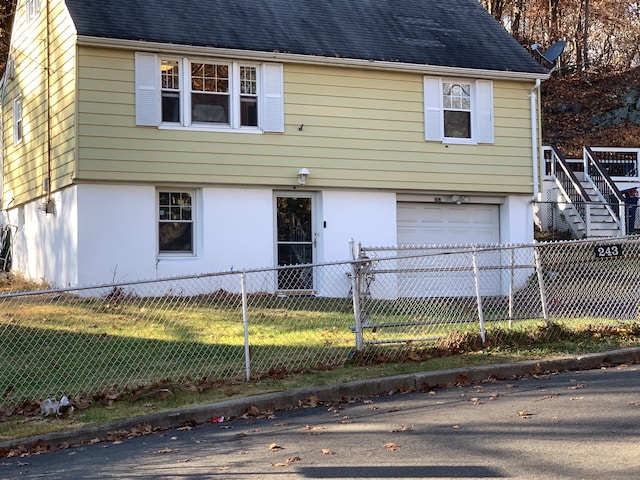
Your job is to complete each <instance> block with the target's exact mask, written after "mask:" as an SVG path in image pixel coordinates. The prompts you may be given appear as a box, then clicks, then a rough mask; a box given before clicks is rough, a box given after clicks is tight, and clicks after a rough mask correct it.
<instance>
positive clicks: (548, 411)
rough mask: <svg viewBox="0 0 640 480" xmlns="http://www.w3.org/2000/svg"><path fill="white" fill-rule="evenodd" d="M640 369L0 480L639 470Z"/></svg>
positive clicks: (118, 450) (524, 384)
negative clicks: (29, 479) (30, 479)
mask: <svg viewBox="0 0 640 480" xmlns="http://www.w3.org/2000/svg"><path fill="white" fill-rule="evenodd" d="M639 420H640V366H638V365H628V366H625V365H623V366H619V367H611V368H602V369H597V370H588V371H581V372H568V373H559V374H549V375H541V376H538V377H535V378H534V377H531V378H527V379H522V380H506V381H490V382H484V383H481V384H478V385H469V386H464V387H454V388H447V389H437V390H434V391H431V392H421V393H407V394H395V395H388V396H383V397H378V398H373V399H370V400H358V401H354V402H351V403H342V404H339V403H336V404H331V405H319V406H316V407H313V408H301V409H296V410H291V411H285V412H277V413H275V414H273V415H267V416H264V417H263V418H240V419H237V420H234V421H231V422H225V423H209V424H206V425H201V426H196V427H193V428H182V429H173V430H167V431H164V432H162V433H156V434H151V435H147V436H142V437H137V438H131V439H127V440H123V441H120V440H118V441H115V442H101V443H96V444H93V445H87V446H80V447H73V448H69V449H66V450H58V451H55V452H51V453H46V454H42V455H34V456H29V457H24V458H4V459H0V465H1V466H0V479H28V478H46V479H107V478H122V479H125V478H126V479H136V480H138V479H185V480H192V479H209V478H213V479H217V478H219V479H232V480H235V479H252V480H253V479H255V480H258V479H277V480H293V479H296V480H297V479H320V478H324V479H364V478H367V479H392V478H393V479H405V480H409V479H429V478H436V479H444V478H452V479H453V478H462V479H470V478H477V479H487V478H489V479H492V478H510V479H514V478H515V479H527V480H534V479H556V480H557V479H594V480H596V479H597V480H602V479H607V480H614V479H625V480H627V479H635V478H640V448H639V446H640V421H639Z"/></svg>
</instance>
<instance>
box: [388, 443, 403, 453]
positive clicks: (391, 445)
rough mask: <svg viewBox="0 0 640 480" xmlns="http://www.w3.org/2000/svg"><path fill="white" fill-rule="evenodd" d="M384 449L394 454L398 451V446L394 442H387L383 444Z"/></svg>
mask: <svg viewBox="0 0 640 480" xmlns="http://www.w3.org/2000/svg"><path fill="white" fill-rule="evenodd" d="M384 448H386V449H387V450H389V451H390V452H395V451H397V450H400V445H398V444H397V443H395V442H388V443H385V444H384Z"/></svg>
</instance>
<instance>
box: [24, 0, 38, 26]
mask: <svg viewBox="0 0 640 480" xmlns="http://www.w3.org/2000/svg"><path fill="white" fill-rule="evenodd" d="M40 8H41V5H40V0H27V1H26V3H25V10H26V17H27V22H31V21H33V20H34V19H36V18H37V16H38V14H39V13H40Z"/></svg>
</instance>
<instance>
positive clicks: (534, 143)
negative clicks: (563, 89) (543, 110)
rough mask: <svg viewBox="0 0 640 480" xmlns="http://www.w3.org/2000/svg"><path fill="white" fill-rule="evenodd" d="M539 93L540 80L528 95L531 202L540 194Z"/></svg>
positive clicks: (537, 80)
mask: <svg viewBox="0 0 640 480" xmlns="http://www.w3.org/2000/svg"><path fill="white" fill-rule="evenodd" d="M536 90H537V91H538V92H539V91H540V79H539V78H537V79H536V84H535V86H534V87H533V88H532V89H531V93H529V99H530V100H531V157H532V158H531V160H532V166H533V201H534V202H535V201H537V200H538V195H539V194H540V177H539V159H538V155H539V153H538V95H536Z"/></svg>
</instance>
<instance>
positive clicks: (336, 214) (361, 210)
mask: <svg viewBox="0 0 640 480" xmlns="http://www.w3.org/2000/svg"><path fill="white" fill-rule="evenodd" d="M322 219H323V221H324V222H327V223H326V228H324V225H323V228H322V231H321V235H322V237H323V239H322V240H323V247H324V248H323V250H324V251H323V255H322V257H321V258H322V259H323V261H325V262H332V261H339V260H344V259H350V258H351V257H350V255H351V252H350V251H349V241H350V240H351V239H353V240H354V241H356V242H361V243H362V244H363V245H366V246H371V245H395V244H396V241H397V238H398V237H397V228H396V194H395V193H385V192H344V191H327V192H323V194H322Z"/></svg>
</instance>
